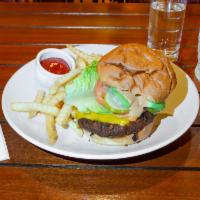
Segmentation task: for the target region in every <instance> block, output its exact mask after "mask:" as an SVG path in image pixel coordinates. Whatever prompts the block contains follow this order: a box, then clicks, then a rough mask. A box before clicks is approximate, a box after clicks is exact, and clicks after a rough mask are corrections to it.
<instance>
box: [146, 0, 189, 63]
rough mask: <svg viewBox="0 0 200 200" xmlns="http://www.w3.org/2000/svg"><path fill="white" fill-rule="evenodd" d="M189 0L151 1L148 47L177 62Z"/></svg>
mask: <svg viewBox="0 0 200 200" xmlns="http://www.w3.org/2000/svg"><path fill="white" fill-rule="evenodd" d="M186 3H187V0H151V6H150V15H149V28H148V41H147V46H148V47H150V48H152V49H156V50H160V51H162V52H163V53H164V54H165V55H166V56H168V57H169V58H171V59H172V60H177V58H178V54H179V49H180V42H181V35H182V30H183V24H184V18H185V9H186Z"/></svg>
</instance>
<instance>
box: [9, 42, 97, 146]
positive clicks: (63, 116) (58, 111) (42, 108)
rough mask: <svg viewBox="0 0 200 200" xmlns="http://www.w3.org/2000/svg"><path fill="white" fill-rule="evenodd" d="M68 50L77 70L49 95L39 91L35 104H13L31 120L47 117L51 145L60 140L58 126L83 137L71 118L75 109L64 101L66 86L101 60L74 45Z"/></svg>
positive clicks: (57, 85) (49, 92)
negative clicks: (38, 116)
mask: <svg viewBox="0 0 200 200" xmlns="http://www.w3.org/2000/svg"><path fill="white" fill-rule="evenodd" d="M67 48H68V50H70V51H71V52H72V54H73V55H74V56H75V61H76V67H75V69H72V70H71V71H70V72H69V73H67V74H65V75H63V76H62V77H60V78H58V79H57V80H56V81H55V83H54V84H53V86H52V87H50V88H49V91H48V92H47V93H45V92H44V91H42V90H38V91H37V94H36V97H35V99H34V101H33V102H15V103H12V104H11V109H12V110H13V111H17V112H28V116H29V118H33V117H35V116H37V114H39V113H42V114H44V115H45V121H46V130H47V133H48V139H49V143H50V144H54V143H55V142H56V141H57V139H58V134H57V130H56V124H58V125H60V126H61V127H63V128H67V127H68V126H70V127H71V128H72V129H74V130H75V131H76V132H77V133H78V134H79V135H83V131H82V130H81V129H79V128H78V126H77V124H76V123H75V122H74V121H73V120H72V118H71V116H72V115H73V108H72V107H71V106H69V105H67V104H66V103H65V101H64V98H65V85H66V84H68V83H70V82H71V81H72V80H73V79H74V78H75V77H76V76H78V75H79V74H80V72H81V71H82V70H83V69H84V68H85V67H86V66H87V65H89V64H91V63H92V61H94V60H99V59H100V58H101V56H100V55H96V54H86V53H85V52H83V51H81V50H79V49H77V48H76V47H74V46H72V45H67Z"/></svg>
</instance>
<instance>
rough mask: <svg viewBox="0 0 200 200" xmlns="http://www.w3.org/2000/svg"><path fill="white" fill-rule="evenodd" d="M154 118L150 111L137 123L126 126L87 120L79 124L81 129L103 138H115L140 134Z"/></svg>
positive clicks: (80, 121) (81, 120) (80, 120)
mask: <svg viewBox="0 0 200 200" xmlns="http://www.w3.org/2000/svg"><path fill="white" fill-rule="evenodd" d="M154 117H155V115H153V114H152V113H150V112H148V111H145V112H144V113H143V114H142V115H141V116H140V117H139V118H138V119H137V120H136V121H134V122H130V123H128V124H126V125H124V126H121V125H118V124H111V123H105V122H98V121H92V120H90V119H85V118H82V119H79V120H78V124H79V126H80V128H83V129H85V130H87V131H89V132H91V133H93V134H97V135H99V136H101V137H110V138H115V137H121V136H125V135H130V134H136V133H138V132H139V131H141V130H142V129H143V128H144V127H145V126H147V125H148V124H150V123H151V122H152V121H153V119H154Z"/></svg>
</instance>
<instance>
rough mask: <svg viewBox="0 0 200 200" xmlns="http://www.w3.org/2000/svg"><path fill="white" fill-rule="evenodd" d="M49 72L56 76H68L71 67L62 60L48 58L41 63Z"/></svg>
mask: <svg viewBox="0 0 200 200" xmlns="http://www.w3.org/2000/svg"><path fill="white" fill-rule="evenodd" d="M40 64H41V65H42V67H43V68H44V69H46V70H47V71H49V72H51V73H54V74H66V73H68V72H69V71H70V68H69V65H68V64H67V62H66V61H64V60H63V59H62V58H47V59H44V60H41V61H40Z"/></svg>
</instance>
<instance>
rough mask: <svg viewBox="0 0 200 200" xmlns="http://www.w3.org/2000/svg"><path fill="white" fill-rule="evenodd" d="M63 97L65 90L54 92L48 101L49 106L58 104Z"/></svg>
mask: <svg viewBox="0 0 200 200" xmlns="http://www.w3.org/2000/svg"><path fill="white" fill-rule="evenodd" d="M64 98H65V92H59V93H57V94H55V95H54V96H53V97H52V98H51V99H50V100H49V102H48V105H50V106H56V105H57V104H59V103H60V102H61V101H64Z"/></svg>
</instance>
